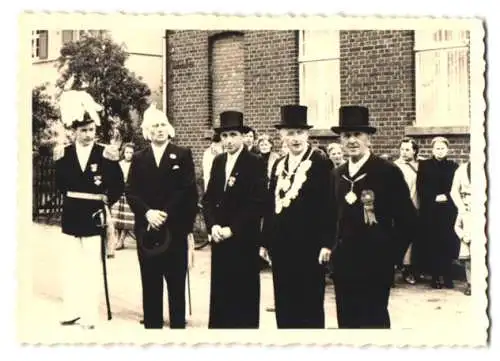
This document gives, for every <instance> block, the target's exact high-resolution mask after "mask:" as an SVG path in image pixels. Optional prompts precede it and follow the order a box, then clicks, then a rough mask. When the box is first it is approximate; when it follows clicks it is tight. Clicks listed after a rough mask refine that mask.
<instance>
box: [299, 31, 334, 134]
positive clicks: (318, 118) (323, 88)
mask: <svg viewBox="0 0 500 361" xmlns="http://www.w3.org/2000/svg"><path fill="white" fill-rule="evenodd" d="M339 35H340V33H339V31H316V30H313V31H309V30H307V31H306V30H302V31H300V32H299V85H300V104H301V105H306V106H307V107H308V114H307V118H308V122H309V124H311V125H314V128H315V129H329V128H330V127H332V126H334V125H336V124H338V109H339V107H340V46H339V43H340V36H339Z"/></svg>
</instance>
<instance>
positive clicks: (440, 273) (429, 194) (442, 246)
mask: <svg viewBox="0 0 500 361" xmlns="http://www.w3.org/2000/svg"><path fill="white" fill-rule="evenodd" d="M431 145H432V157H431V158H430V159H427V160H424V161H422V162H421V163H420V167H419V170H418V174H417V194H418V201H419V204H420V219H421V222H422V223H421V229H422V237H421V239H420V245H419V247H417V248H418V249H419V251H418V256H417V257H418V258H417V262H418V263H420V267H422V268H423V269H426V270H428V272H429V273H430V274H431V276H432V283H431V286H432V288H437V289H439V288H442V287H443V286H444V287H446V288H453V287H454V286H453V280H452V272H451V271H452V262H453V260H454V259H456V258H457V257H458V251H459V244H460V243H459V240H458V237H457V235H456V234H455V231H454V225H455V220H456V217H457V207H456V206H455V203H454V202H453V200H452V198H451V195H450V192H451V186H452V183H453V176H454V174H455V171H456V169H457V168H458V164H457V163H455V162H454V161H452V160H449V159H448V157H447V155H448V150H449V141H448V139H446V138H444V137H436V138H434V139H433V140H432V143H431ZM420 267H419V268H420ZM422 268H420V269H422Z"/></svg>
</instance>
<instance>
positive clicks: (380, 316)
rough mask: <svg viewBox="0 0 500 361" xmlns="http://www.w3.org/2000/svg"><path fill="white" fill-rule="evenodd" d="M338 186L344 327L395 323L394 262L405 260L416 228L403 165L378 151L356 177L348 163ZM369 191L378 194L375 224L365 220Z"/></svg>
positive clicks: (338, 271)
mask: <svg viewBox="0 0 500 361" xmlns="http://www.w3.org/2000/svg"><path fill="white" fill-rule="evenodd" d="M346 178H347V179H346ZM356 179H359V180H358V181H356V182H355V183H354V187H353V192H354V193H355V194H356V197H357V199H356V201H355V202H354V203H353V204H349V203H348V202H347V201H346V199H345V196H346V194H348V193H349V191H350V189H351V182H350V181H354V180H356ZM348 180H349V181H348ZM335 190H336V192H335V198H336V202H335V203H336V204H337V207H338V209H337V214H338V231H337V244H336V249H335V250H334V252H333V256H332V257H333V262H332V263H333V280H334V283H335V297H336V304H337V320H338V325H339V328H390V324H391V323H390V317H389V312H388V302H389V293H390V288H391V284H392V281H393V273H394V265H395V264H400V262H401V261H402V259H403V256H404V252H405V251H406V249H407V246H408V244H409V243H410V240H411V238H412V236H413V235H414V234H415V233H414V231H415V229H416V228H415V221H416V211H415V208H414V207H413V203H412V201H411V199H410V191H409V189H408V186H407V184H406V182H405V180H404V177H403V174H402V172H401V170H400V169H399V168H398V167H397V166H396V165H394V164H392V163H389V162H387V161H385V160H383V159H381V158H379V157H376V156H374V155H370V157H369V158H368V160H367V161H366V163H365V164H364V165H363V166H362V167H361V169H360V170H359V171H358V172H357V173H356V174H354V175H353V176H352V177H351V176H349V171H348V163H345V164H343V165H341V166H340V167H339V168H338V171H337V172H336V173H335ZM363 190H369V191H373V194H374V197H375V201H374V207H375V208H374V213H375V218H376V221H377V223H375V224H372V225H368V224H366V223H365V214H364V206H363V203H362V202H361V194H362V191H363Z"/></svg>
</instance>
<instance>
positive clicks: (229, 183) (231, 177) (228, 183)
mask: <svg viewBox="0 0 500 361" xmlns="http://www.w3.org/2000/svg"><path fill="white" fill-rule="evenodd" d="M236 175H237V174H235V176H234V177H233V176H230V177H229V179H228V180H227V186H228V187H233V186H234V183H236Z"/></svg>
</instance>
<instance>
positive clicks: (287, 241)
mask: <svg viewBox="0 0 500 361" xmlns="http://www.w3.org/2000/svg"><path fill="white" fill-rule="evenodd" d="M276 128H277V129H279V131H280V135H281V137H282V139H283V142H284V143H285V144H286V145H287V148H288V150H289V151H288V154H287V155H286V156H284V157H282V158H281V159H279V160H277V161H276V162H275V164H274V166H273V170H272V172H271V180H270V185H269V207H268V209H267V211H266V214H265V216H264V222H263V234H262V244H261V245H262V247H261V249H260V254H261V257H262V258H264V259H269V258H270V260H271V261H272V272H273V283H274V299H275V307H276V321H277V325H278V328H324V327H325V312H324V296H325V274H326V267H325V265H326V263H327V262H328V261H329V258H330V252H331V248H332V245H333V239H334V235H335V214H334V213H333V210H334V207H333V203H332V202H330V194H331V185H330V184H331V177H330V170H331V162H330V160H329V159H328V158H327V157H326V155H324V154H323V152H321V151H320V150H318V149H316V148H313V147H312V146H311V145H310V144H309V143H308V130H309V129H310V128H311V126H310V125H308V124H307V107H305V106H300V105H287V106H283V107H281V123H280V124H277V125H276Z"/></svg>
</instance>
